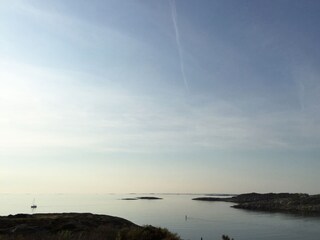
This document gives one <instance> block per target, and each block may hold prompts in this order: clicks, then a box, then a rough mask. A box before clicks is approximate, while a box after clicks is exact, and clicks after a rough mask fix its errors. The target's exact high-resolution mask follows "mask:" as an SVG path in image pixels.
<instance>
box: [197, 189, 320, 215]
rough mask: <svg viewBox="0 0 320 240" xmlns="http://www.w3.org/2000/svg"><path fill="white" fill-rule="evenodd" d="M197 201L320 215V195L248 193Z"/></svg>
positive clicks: (259, 209)
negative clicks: (230, 203)
mask: <svg viewBox="0 0 320 240" xmlns="http://www.w3.org/2000/svg"><path fill="white" fill-rule="evenodd" d="M192 200H197V201H211V202H218V201H219V202H232V203H237V204H236V205H234V206H232V207H234V208H239V209H248V210H258V211H268V212H290V213H299V214H317V215H318V214H319V215H320V195H309V194H301V193H266V194H259V193H246V194H240V195H237V196H234V197H230V198H217V197H199V198H193V199H192Z"/></svg>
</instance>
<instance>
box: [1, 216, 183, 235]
mask: <svg viewBox="0 0 320 240" xmlns="http://www.w3.org/2000/svg"><path fill="white" fill-rule="evenodd" d="M150 236H152V237H153V238H149V237H150ZM0 239H1V240H6V239H19V240H29V239H30V240H31V239H32V240H34V239H44V240H47V239H50V240H55V239H59V240H63V239H70V240H73V239H74V240H76V239H77V240H78V239H88V240H92V239H110V240H115V239H119V240H120V239H128V240H130V239H132V240H135V239H137V240H138V239H141V240H143V239H155V240H157V239H159V240H160V239H168V240H169V239H170V240H179V237H177V236H176V235H174V234H172V233H170V232H169V231H168V230H166V229H161V228H155V227H152V226H147V227H141V226H138V225H136V224H134V223H132V222H130V221H128V220H126V219H123V218H118V217H113V216H107V215H95V214H90V213H61V214H34V215H28V214H17V215H9V216H7V217H0Z"/></svg>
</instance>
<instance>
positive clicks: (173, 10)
mask: <svg viewBox="0 0 320 240" xmlns="http://www.w3.org/2000/svg"><path fill="white" fill-rule="evenodd" d="M169 3H170V6H171V16H172V22H173V26H174V31H175V34H176V43H177V47H178V53H179V60H180V70H181V75H182V78H183V81H184V85H185V87H186V89H187V90H188V91H189V84H188V81H187V78H186V74H185V70H184V63H183V56H182V48H181V43H180V34H179V28H178V24H177V10H176V2H175V0H169Z"/></svg>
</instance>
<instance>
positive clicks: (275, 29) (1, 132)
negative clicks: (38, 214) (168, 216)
mask: <svg viewBox="0 0 320 240" xmlns="http://www.w3.org/2000/svg"><path fill="white" fill-rule="evenodd" d="M319 12H320V2H319V1H317V0H305V1H300V0H282V1H275V0H269V1H263V0H250V1H249V0H240V1H239V0H199V1H194V0H160V1H159V0H132V1H131V0H92V1H86V0H69V1H64V0H56V1H47V0H45V1H43V0H23V1H22V0H21V1H20V0H14V1H6V0H0V193H132V192H134V193H150V192H158V193H160V192H161V193H244V192H307V193H311V194H314V193H320V187H319V182H320V174H319V170H320V69H319V64H320V45H319V42H320V31H319V26H320V15H319Z"/></svg>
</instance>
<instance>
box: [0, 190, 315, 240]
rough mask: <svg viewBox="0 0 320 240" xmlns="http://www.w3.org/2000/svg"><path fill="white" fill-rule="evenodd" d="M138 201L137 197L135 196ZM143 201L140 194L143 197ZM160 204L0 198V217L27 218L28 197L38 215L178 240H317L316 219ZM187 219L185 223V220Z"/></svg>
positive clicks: (186, 199)
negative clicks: (128, 225) (115, 223)
mask: <svg viewBox="0 0 320 240" xmlns="http://www.w3.org/2000/svg"><path fill="white" fill-rule="evenodd" d="M139 196H140V195H139ZM143 196H145V195H143ZM159 196H160V197H162V198H164V199H163V200H157V201H148V200H137V201H122V200H119V199H121V198H124V197H135V196H134V195H110V194H109V195H68V194H56V195H28V194H25V195H15V194H0V215H2V216H4V215H8V214H15V213H30V205H31V204H32V201H33V198H35V199H36V203H37V205H38V209H37V211H36V212H37V213H47V212H91V213H97V214H108V215H114V216H119V217H123V218H126V219H128V220H130V221H132V222H134V223H137V224H139V225H144V224H151V225H154V226H161V227H166V228H168V229H170V230H171V231H173V232H176V233H178V234H179V235H180V236H181V237H182V238H183V239H190V240H191V239H200V238H201V237H202V238H203V239H204V240H206V239H212V240H214V239H217V240H218V239H220V238H221V235H222V234H228V235H230V236H232V237H233V238H235V239H236V240H249V239H254V240H270V239H275V240H280V239H281V240H289V239H290V240H301V239H304V240H319V239H320V218H316V217H301V216H300V217H299V216H293V215H287V214H269V213H260V212H250V211H244V210H237V209H233V208H230V204H229V203H216V202H212V203H211V202H198V201H191V199H192V198H193V197H194V196H190V195H159ZM186 215H187V216H188V218H187V220H186V219H185V216H186Z"/></svg>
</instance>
